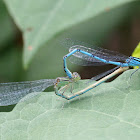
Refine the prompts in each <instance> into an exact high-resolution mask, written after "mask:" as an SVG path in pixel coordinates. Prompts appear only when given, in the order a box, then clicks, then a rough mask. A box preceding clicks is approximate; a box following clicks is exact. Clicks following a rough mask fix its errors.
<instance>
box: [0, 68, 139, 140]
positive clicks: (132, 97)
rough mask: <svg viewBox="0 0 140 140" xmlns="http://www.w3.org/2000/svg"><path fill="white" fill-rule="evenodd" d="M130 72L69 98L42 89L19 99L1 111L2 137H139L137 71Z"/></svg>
mask: <svg viewBox="0 0 140 140" xmlns="http://www.w3.org/2000/svg"><path fill="white" fill-rule="evenodd" d="M132 72H134V70H128V71H126V72H125V73H123V74H122V75H121V76H119V77H118V78H117V79H116V80H114V81H113V82H110V83H104V84H101V85H100V86H98V87H96V88H94V89H92V90H90V91H89V92H88V93H86V94H84V95H81V96H80V98H76V99H74V100H71V101H67V100H65V99H61V98H60V99H59V97H58V96H56V95H55V94H54V92H50V93H47V92H46V93H45V92H44V93H40V95H38V96H36V97H34V98H32V99H30V100H28V101H26V102H20V103H19V104H18V105H17V106H16V107H15V108H14V110H13V111H11V112H9V113H1V114H0V123H1V124H0V125H1V139H6V140H11V139H14V140H15V139H16V140H17V139H20V140H27V139H29V140H38V139H41V140H46V139H47V140H50V139H51V140H52V139H54V140H55V139H57V140H59V139H60V140H69V139H72V140H85V139H86V140H91V139H94V140H96V139H97V140H98V139H103V140H108V139H114V140H124V139H134V140H139V137H140V117H139V116H140V115H139V112H140V86H139V83H140V78H139V77H140V72H139V71H138V72H136V73H135V74H133V75H132V78H131V79H130V78H129V77H130V75H131V73H132ZM80 82H81V84H82V83H84V82H85V81H80ZM32 94H33V93H32Z"/></svg>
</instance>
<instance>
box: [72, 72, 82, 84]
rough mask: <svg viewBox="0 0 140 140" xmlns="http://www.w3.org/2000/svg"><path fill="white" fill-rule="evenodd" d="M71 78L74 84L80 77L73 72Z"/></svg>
mask: <svg viewBox="0 0 140 140" xmlns="http://www.w3.org/2000/svg"><path fill="white" fill-rule="evenodd" d="M72 77H73V81H74V82H77V81H79V80H80V79H81V76H80V75H79V74H78V73H77V72H73V74H72Z"/></svg>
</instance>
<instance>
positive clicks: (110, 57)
mask: <svg viewBox="0 0 140 140" xmlns="http://www.w3.org/2000/svg"><path fill="white" fill-rule="evenodd" d="M64 45H65V46H66V47H67V48H69V52H71V51H72V50H74V49H76V48H78V49H81V50H83V51H86V52H89V53H91V54H93V55H94V56H98V57H100V58H102V59H105V60H107V61H115V62H125V60H126V59H128V58H129V57H128V56H125V55H123V54H120V53H118V52H114V51H110V50H106V49H103V48H99V47H96V46H92V45H89V44H87V43H83V42H80V41H73V40H71V39H66V41H65V43H64ZM68 46H69V47H68ZM89 47H90V48H89ZM73 56H75V57H74V58H70V61H71V62H72V63H75V64H78V63H79V60H78V59H81V61H83V60H85V61H84V62H82V63H81V65H83V66H94V65H103V62H101V61H100V60H97V59H95V58H92V57H90V56H87V55H85V54H83V53H80V52H76V53H74V54H73ZM77 58H78V59H77ZM90 62H92V63H90ZM93 62H95V63H93ZM83 63H84V64H83ZM104 65H105V64H104Z"/></svg>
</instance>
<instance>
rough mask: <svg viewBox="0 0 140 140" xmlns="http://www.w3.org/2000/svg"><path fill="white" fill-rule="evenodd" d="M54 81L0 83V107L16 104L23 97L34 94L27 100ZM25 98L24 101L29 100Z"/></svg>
mask: <svg viewBox="0 0 140 140" xmlns="http://www.w3.org/2000/svg"><path fill="white" fill-rule="evenodd" d="M54 82H55V79H42V80H36V81H25V82H11V83H0V106H7V105H12V104H16V103H18V102H19V101H20V100H21V99H22V98H23V97H24V96H26V95H27V94H29V93H32V92H35V94H32V96H29V98H31V97H33V96H35V95H37V93H36V92H41V91H44V90H45V89H46V88H48V87H49V86H52V85H53V84H54ZM29 98H26V99H29Z"/></svg>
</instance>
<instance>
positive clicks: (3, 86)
mask: <svg viewBox="0 0 140 140" xmlns="http://www.w3.org/2000/svg"><path fill="white" fill-rule="evenodd" d="M67 42H69V43H70V44H69V43H68V44H69V45H70V46H69V52H70V53H69V54H67V55H66V56H64V58H63V60H64V71H65V72H66V74H67V76H68V77H58V78H57V79H42V80H36V81H26V82H12V83H0V105H1V106H6V105H11V104H16V103H17V102H19V100H20V99H22V98H23V97H24V96H25V95H27V94H29V93H32V92H35V94H32V96H35V95H37V94H38V93H39V92H41V91H44V90H45V89H46V88H48V87H49V86H53V85H54V89H55V93H56V94H57V95H58V96H61V97H62V98H65V99H68V100H70V99H72V98H74V97H76V96H79V95H81V94H84V93H86V92H87V91H89V90H90V89H92V88H94V87H96V86H98V85H99V84H101V83H103V82H104V81H106V80H108V79H109V78H111V77H113V76H114V75H116V74H118V73H121V72H123V71H125V70H127V69H129V66H139V65H140V59H139V58H135V57H132V56H130V57H127V56H124V55H122V54H119V53H116V52H113V51H109V50H106V49H101V48H92V49H91V48H87V46H83V45H81V44H77V43H76V44H74V42H72V41H71V40H69V39H68V40H67ZM70 56H71V58H70V61H71V62H72V63H76V64H79V65H84V66H89V65H90V66H92V65H104V64H114V65H117V67H116V68H114V69H112V70H110V71H108V72H105V73H104V74H101V75H99V76H97V77H98V78H101V77H103V78H102V79H101V80H99V81H97V82H96V83H94V84H92V85H89V86H88V87H85V88H84V89H83V90H80V91H76V92H74V93H73V86H72V88H69V87H70V85H74V84H75V83H78V81H79V80H80V79H81V78H80V75H79V74H78V73H77V72H74V73H73V74H72V73H71V72H70V70H69V69H68V68H67V63H66V58H67V57H70ZM110 73H111V74H110ZM108 74H109V75H108ZM105 75H107V76H106V77H104V76H105ZM92 79H93V78H92ZM68 90H69V92H70V93H71V94H70V95H67V94H65V92H66V91H68ZM32 96H31V97H32ZM29 98H30V96H29ZM25 99H28V98H25Z"/></svg>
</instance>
